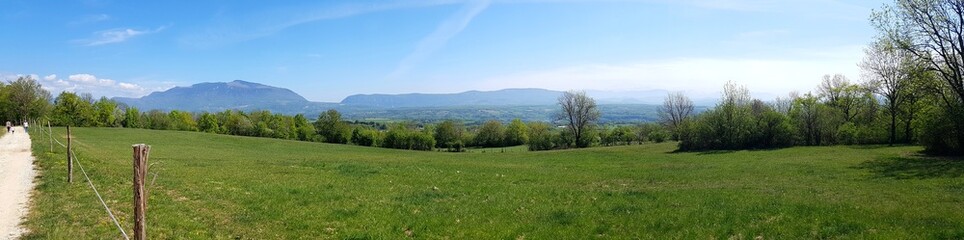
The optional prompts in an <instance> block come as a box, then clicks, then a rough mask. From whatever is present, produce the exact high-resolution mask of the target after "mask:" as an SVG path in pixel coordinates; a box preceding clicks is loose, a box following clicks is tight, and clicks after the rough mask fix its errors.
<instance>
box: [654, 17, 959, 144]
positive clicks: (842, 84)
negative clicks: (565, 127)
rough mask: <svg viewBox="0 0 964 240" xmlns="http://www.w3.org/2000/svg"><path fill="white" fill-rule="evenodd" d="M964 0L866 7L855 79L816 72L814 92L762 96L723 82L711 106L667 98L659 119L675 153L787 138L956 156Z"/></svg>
mask: <svg viewBox="0 0 964 240" xmlns="http://www.w3.org/2000/svg"><path fill="white" fill-rule="evenodd" d="M962 9H964V2H962V1H954V0H935V1H916V0H897V1H895V2H894V4H892V5H886V6H885V7H883V8H882V9H879V10H876V11H875V12H874V13H873V15H872V17H871V22H872V24H873V25H874V26H875V27H876V28H877V30H878V32H879V36H878V37H877V38H876V39H875V40H874V42H873V43H872V44H870V46H869V47H868V48H866V49H865V57H864V59H863V60H862V61H861V62H860V63H859V66H860V68H861V70H862V79H863V81H861V82H852V81H850V80H849V79H848V78H846V77H845V76H843V75H839V74H837V75H826V76H824V77H823V79H822V81H821V83H820V85H819V86H817V88H816V90H815V91H810V92H807V93H804V94H800V93H796V92H794V93H790V94H789V95H788V96H787V97H781V98H778V99H776V100H774V101H771V102H764V101H761V100H757V99H752V98H751V97H750V95H749V94H748V91H747V89H746V87H745V86H739V85H737V84H734V83H732V82H731V83H728V84H726V86H724V88H723V96H722V99H721V101H720V102H719V104H717V105H716V106H715V107H714V108H713V109H710V110H708V111H706V112H703V113H701V114H695V115H694V114H691V113H690V112H691V110H689V109H692V102H690V101H689V100H688V99H687V98H686V97H685V96H684V95H682V94H679V93H677V94H672V95H670V96H669V97H667V99H666V101H665V103H664V106H663V107H662V109H661V119H662V122H663V123H664V124H665V125H666V126H667V127H668V128H669V129H670V131H671V132H672V137H673V138H674V139H678V140H679V141H680V142H679V148H680V150H720V149H758V148H778V147H787V146H795V145H833V144H884V143H886V144H891V145H892V144H899V143H904V144H916V143H919V144H922V145H923V146H924V147H925V150H926V151H927V152H929V153H934V154H951V155H961V154H964V56H962V54H964V47H962V46H964V21H962V19H964V11H962Z"/></svg>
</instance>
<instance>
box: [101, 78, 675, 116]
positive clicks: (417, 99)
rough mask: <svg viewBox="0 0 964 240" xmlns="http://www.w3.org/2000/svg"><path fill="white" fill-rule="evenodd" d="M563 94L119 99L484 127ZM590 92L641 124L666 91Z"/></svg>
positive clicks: (255, 90) (542, 111)
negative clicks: (454, 121) (335, 100)
mask: <svg viewBox="0 0 964 240" xmlns="http://www.w3.org/2000/svg"><path fill="white" fill-rule="evenodd" d="M562 93H563V92H560V91H552V90H545V89H536V88H524V89H503V90H498V91H468V92H462V93H450V94H423V93H410V94H368V95H364V94H360V95H352V96H349V97H346V98H345V99H344V100H342V101H341V103H323V102H311V101H308V100H307V99H305V98H304V97H302V96H301V95H298V94H297V93H295V92H293V91H291V90H289V89H285V88H279V87H273V86H268V85H264V84H259V83H253V82H246V81H241V80H235V81H233V82H214V83H199V84H194V85H192V86H189V87H175V88H172V89H169V90H167V91H162V92H154V93H151V94H150V95H147V96H144V97H141V98H114V100H116V101H118V102H122V103H125V104H127V105H129V106H134V107H137V108H139V109H141V110H142V111H148V110H153V109H158V110H181V111H189V112H201V111H208V112H220V111H224V110H227V109H232V110H241V111H254V110H269V111H271V112H275V113H282V114H299V113H304V114H306V115H307V116H309V117H315V116H318V115H317V114H319V113H321V112H323V111H326V110H328V109H336V110H338V111H340V112H341V113H342V114H343V116H345V118H346V119H354V120H365V121H377V120H385V119H391V120H411V121H417V122H435V121H440V120H444V119H459V120H463V121H466V122H476V123H481V122H483V121H486V120H491V119H498V120H504V121H508V120H510V119H514V118H521V119H525V120H527V121H551V120H552V119H553V118H554V115H555V113H556V111H558V106H556V101H557V99H558V98H559V96H560V95H562ZM588 94H589V95H590V96H591V97H593V98H595V99H597V100H598V102H599V106H600V110H601V111H602V112H603V115H604V117H603V119H600V120H601V121H602V122H639V121H652V120H653V119H655V116H656V114H655V109H656V106H655V105H652V103H649V102H656V101H657V100H658V101H662V98H663V97H665V95H666V91H662V90H652V91H640V92H602V91H592V92H588Z"/></svg>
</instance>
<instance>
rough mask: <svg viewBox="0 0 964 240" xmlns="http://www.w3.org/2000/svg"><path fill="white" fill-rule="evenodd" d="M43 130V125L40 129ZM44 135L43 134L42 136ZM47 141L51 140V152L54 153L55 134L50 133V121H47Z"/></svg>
mask: <svg viewBox="0 0 964 240" xmlns="http://www.w3.org/2000/svg"><path fill="white" fill-rule="evenodd" d="M43 128H44V127H43V125H40V129H43ZM42 134H43V133H42V132H41V135H42ZM47 139H48V140H50V152H54V134H53V133H50V120H47Z"/></svg>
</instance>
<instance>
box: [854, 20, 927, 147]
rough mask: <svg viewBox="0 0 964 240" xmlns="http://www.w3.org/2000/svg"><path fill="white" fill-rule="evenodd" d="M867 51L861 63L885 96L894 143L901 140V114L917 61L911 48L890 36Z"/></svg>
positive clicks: (872, 86) (876, 91)
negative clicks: (891, 38) (899, 132)
mask: <svg viewBox="0 0 964 240" xmlns="http://www.w3.org/2000/svg"><path fill="white" fill-rule="evenodd" d="M864 52H865V53H866V56H865V57H864V60H863V62H861V63H860V67H861V69H863V71H864V78H865V79H868V80H869V81H870V82H869V83H870V85H871V88H872V90H873V91H874V93H876V94H878V95H880V96H881V97H883V98H884V100H885V104H886V106H887V112H888V113H889V115H890V139H889V142H890V144H891V145H893V144H894V143H895V142H896V141H897V116H898V115H899V111H900V108H901V104H903V103H904V97H905V96H907V95H908V93H907V92H908V91H909V90H910V89H908V86H909V85H910V81H911V74H912V71H914V69H916V68H917V67H916V65H917V64H916V61H915V59H913V58H912V57H911V55H910V54H909V53H908V52H907V51H904V50H902V49H900V48H897V47H896V46H894V45H893V43H892V42H891V41H890V40H889V39H886V38H884V39H879V40H877V41H876V42H874V43H873V44H872V45H871V46H870V48H868V49H866V50H865V51H864Z"/></svg>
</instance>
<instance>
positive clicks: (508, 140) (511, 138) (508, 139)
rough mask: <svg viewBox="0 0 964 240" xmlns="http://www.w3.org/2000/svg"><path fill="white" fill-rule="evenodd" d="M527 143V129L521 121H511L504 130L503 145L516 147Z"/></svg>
mask: <svg viewBox="0 0 964 240" xmlns="http://www.w3.org/2000/svg"><path fill="white" fill-rule="evenodd" d="M526 142H529V127H528V126H526V124H525V123H523V122H522V120H521V119H518V118H516V119H512V122H509V126H507V127H506V129H505V145H508V146H518V145H524V144H526Z"/></svg>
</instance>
